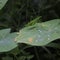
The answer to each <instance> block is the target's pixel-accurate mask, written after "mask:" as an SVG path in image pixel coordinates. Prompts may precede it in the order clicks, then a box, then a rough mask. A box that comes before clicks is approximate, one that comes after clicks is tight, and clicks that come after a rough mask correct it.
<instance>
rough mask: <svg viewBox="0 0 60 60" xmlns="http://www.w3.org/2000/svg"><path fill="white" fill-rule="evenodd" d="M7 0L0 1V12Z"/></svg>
mask: <svg viewBox="0 0 60 60" xmlns="http://www.w3.org/2000/svg"><path fill="white" fill-rule="evenodd" d="M7 1H8V0H0V10H1V9H2V8H3V7H4V5H5V4H6V2H7Z"/></svg>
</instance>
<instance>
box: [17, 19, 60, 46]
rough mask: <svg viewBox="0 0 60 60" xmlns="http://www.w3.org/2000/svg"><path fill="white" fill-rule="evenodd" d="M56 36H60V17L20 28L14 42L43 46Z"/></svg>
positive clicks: (56, 37)
mask: <svg viewBox="0 0 60 60" xmlns="http://www.w3.org/2000/svg"><path fill="white" fill-rule="evenodd" d="M58 38H60V19H55V20H51V21H47V22H43V23H36V24H35V25H33V26H28V27H25V28H23V29H21V30H20V32H19V36H17V37H16V42H17V43H26V44H30V45H35V46H44V45H46V44H48V43H50V42H52V41H54V40H56V39H58Z"/></svg>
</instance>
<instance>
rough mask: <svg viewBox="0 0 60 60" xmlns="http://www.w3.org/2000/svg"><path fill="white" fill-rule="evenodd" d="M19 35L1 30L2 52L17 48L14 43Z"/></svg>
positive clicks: (0, 50)
mask: <svg viewBox="0 0 60 60" xmlns="http://www.w3.org/2000/svg"><path fill="white" fill-rule="evenodd" d="M17 35H18V34H17V33H10V29H3V30H0V52H7V51H10V50H12V49H14V48H16V47H17V43H16V42H15V41H14V40H15V37H16V36H17Z"/></svg>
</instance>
